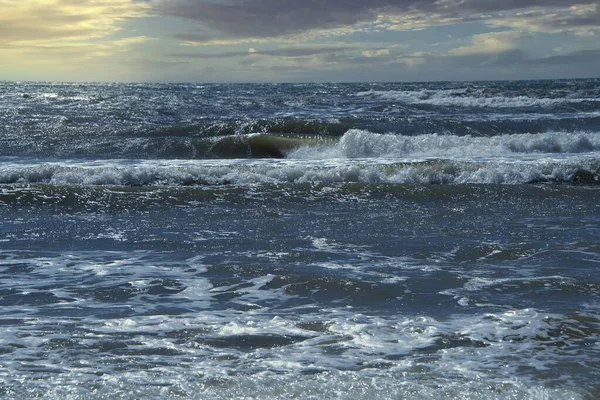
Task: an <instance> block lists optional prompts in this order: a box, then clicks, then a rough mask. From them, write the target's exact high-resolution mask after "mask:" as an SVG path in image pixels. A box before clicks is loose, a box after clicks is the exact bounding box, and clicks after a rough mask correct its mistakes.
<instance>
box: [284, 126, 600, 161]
mask: <svg viewBox="0 0 600 400" xmlns="http://www.w3.org/2000/svg"><path fill="white" fill-rule="evenodd" d="M598 151H600V132H590V133H583V132H581V133H567V132H548V133H538V134H513V135H498V136H492V137H472V136H455V135H435V134H434V135H416V136H403V135H395V134H375V133H372V132H369V131H364V130H358V129H353V130H350V131H348V132H346V134H345V135H344V136H342V138H341V139H340V140H339V142H337V143H335V144H334V145H332V146H320V147H318V146H313V147H308V146H303V147H302V148H300V149H297V150H294V151H293V152H291V153H290V154H288V157H289V158H300V159H329V158H340V157H341V158H361V157H447V158H453V159H463V158H469V159H473V158H482V157H509V158H510V157H512V156H513V155H518V156H519V157H522V156H523V154H532V155H539V154H545V153H552V154H556V153H562V154H570V153H587V152H598Z"/></svg>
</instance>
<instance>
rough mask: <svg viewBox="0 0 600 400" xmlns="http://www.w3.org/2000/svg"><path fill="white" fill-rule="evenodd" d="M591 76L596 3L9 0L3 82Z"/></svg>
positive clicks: (596, 60) (1, 17)
mask: <svg viewBox="0 0 600 400" xmlns="http://www.w3.org/2000/svg"><path fill="white" fill-rule="evenodd" d="M591 77H600V5H599V3H598V0H596V1H591V0H423V1H417V0H87V1H86V0H0V80H36V81H39V80H42V81H94V82H97V81H119V82H123V81H126V82H344V81H361V82H365V81H369V82H373V81H431V80H481V79H483V80H494V79H547V78H551V79H554V78H591Z"/></svg>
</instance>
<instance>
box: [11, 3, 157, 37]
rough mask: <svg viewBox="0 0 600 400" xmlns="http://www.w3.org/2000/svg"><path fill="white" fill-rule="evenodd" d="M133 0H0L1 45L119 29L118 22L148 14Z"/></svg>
mask: <svg viewBox="0 0 600 400" xmlns="http://www.w3.org/2000/svg"><path fill="white" fill-rule="evenodd" d="M146 9H147V5H146V4H145V3H140V2H132V1H130V0H98V1H75V0H28V1H23V0H0V47H5V48H6V47H10V48H15V47H26V46H32V45H33V46H35V45H50V44H53V43H56V44H59V42H60V44H61V45H63V44H64V42H65V41H75V42H81V41H86V40H90V39H96V38H102V37H106V36H108V35H111V34H113V33H115V32H117V31H119V29H120V28H119V26H118V22H119V21H122V20H125V19H130V18H137V17H141V16H144V15H145V12H146Z"/></svg>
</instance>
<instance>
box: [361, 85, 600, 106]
mask: <svg viewBox="0 0 600 400" xmlns="http://www.w3.org/2000/svg"><path fill="white" fill-rule="evenodd" d="M356 96H358V97H371V98H374V99H380V100H388V101H397V102H400V103H403V104H415V105H431V106H445V107H473V108H532V107H541V108H547V107H554V106H557V105H563V104H578V103H592V104H596V103H600V97H566V98H565V97H561V98H553V97H537V96H536V97H533V96H528V95H511V94H510V93H507V94H502V93H498V94H495V93H494V92H493V91H490V90H489V89H488V90H487V91H486V90H484V89H479V90H473V89H467V88H464V89H446V90H428V89H422V90H369V91H363V92H358V93H357V94H356Z"/></svg>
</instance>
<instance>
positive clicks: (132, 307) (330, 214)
mask: <svg viewBox="0 0 600 400" xmlns="http://www.w3.org/2000/svg"><path fill="white" fill-rule="evenodd" d="M0 307H1V308H0V398H2V399H27V398H42V399H142V398H143V399H182V398H183V399H185V398H188V399H292V398H298V399H320V400H322V399H373V398H378V399H436V400H439V399H595V398H600V341H599V339H600V80H598V79H595V80H593V79H592V80H546V81H515V82H505V81H502V82H433V83H354V84H350V83H348V84H333V83H331V84H123V83H114V84H105V83H41V82H40V83H32V82H0Z"/></svg>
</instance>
